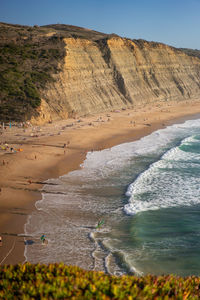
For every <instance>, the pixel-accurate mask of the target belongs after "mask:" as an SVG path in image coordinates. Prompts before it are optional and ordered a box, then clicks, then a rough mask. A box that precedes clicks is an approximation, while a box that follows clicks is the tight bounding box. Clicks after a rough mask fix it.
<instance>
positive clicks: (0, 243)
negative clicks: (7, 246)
mask: <svg viewBox="0 0 200 300" xmlns="http://www.w3.org/2000/svg"><path fill="white" fill-rule="evenodd" d="M1 246H2V237H1V236H0V247H1Z"/></svg>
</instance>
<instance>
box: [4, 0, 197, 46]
mask: <svg viewBox="0 0 200 300" xmlns="http://www.w3.org/2000/svg"><path fill="white" fill-rule="evenodd" d="M0 21H1V22H6V23H12V24H23V25H35V24H37V25H47V24H57V23H61V24H69V25H76V26H81V27H86V28H89V29H93V30H97V31H101V32H104V33H116V34H118V35H120V36H124V37H129V38H132V39H139V38H142V39H145V40H148V41H158V42H163V43H166V44H169V45H172V46H175V47H186V48H193V49H200V34H199V32H200V0H34V1H33V0H0Z"/></svg>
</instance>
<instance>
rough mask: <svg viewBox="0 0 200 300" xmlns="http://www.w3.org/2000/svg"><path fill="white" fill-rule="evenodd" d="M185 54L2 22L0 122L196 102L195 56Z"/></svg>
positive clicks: (199, 67)
mask: <svg viewBox="0 0 200 300" xmlns="http://www.w3.org/2000/svg"><path fill="white" fill-rule="evenodd" d="M185 52H186V51H185V50H184V51H182V50H179V49H175V48H172V47H169V46H167V45H164V44H160V43H154V42H147V41H144V40H130V39H127V38H121V37H119V36H117V35H115V34H112V35H107V34H104V33H100V32H97V31H92V30H89V29H85V28H80V27H76V26H70V25H62V24H56V25H48V26H40V27H39V26H37V25H36V26H34V27H29V26H20V25H11V24H5V23H0V120H1V121H9V120H15V121H24V120H31V121H32V122H36V123H44V122H48V121H49V120H54V119H62V118H68V117H73V116H83V115H87V114H93V113H97V112H102V111H110V110H113V109H121V108H126V107H134V106H137V105H141V104H145V103H147V102H148V103H149V102H150V103H152V104H154V103H156V101H157V100H162V101H170V100H180V101H181V100H185V99H188V100H189V99H191V100H193V99H198V98H199V96H200V59H199V58H198V57H196V56H194V53H193V54H192V56H191V55H188V54H186V53H185ZM189 54H190V53H189ZM197 54H198V53H197ZM197 56H198V55H197Z"/></svg>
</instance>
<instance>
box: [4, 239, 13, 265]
mask: <svg viewBox="0 0 200 300" xmlns="http://www.w3.org/2000/svg"><path fill="white" fill-rule="evenodd" d="M15 243H16V239H15V240H14V242H13V245H12V247H11V249H10V250H9V251H8V253H7V255H6V256H5V257H4V258H3V259H2V261H1V262H0V265H1V264H2V263H3V262H4V260H5V259H6V258H7V257H8V255H9V254H10V253H11V252H12V251H13V249H14V247H15Z"/></svg>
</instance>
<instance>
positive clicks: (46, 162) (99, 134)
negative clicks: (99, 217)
mask: <svg viewBox="0 0 200 300" xmlns="http://www.w3.org/2000/svg"><path fill="white" fill-rule="evenodd" d="M198 113H200V102H198V101H193V102H190V101H185V102H173V103H172V102H170V103H156V105H154V106H153V107H151V106H150V105H149V106H148V105H146V106H145V107H142V108H136V109H132V110H130V109H127V110H122V111H120V112H118V111H115V112H110V113H108V112H106V113H101V114H98V115H95V116H94V115H93V116H89V117H86V118H79V119H78V120H77V119H76V120H74V119H70V120H69V119H68V120H64V121H58V122H55V123H52V124H46V125H44V126H41V127H39V126H34V127H29V128H27V129H23V128H11V129H9V128H8V129H6V131H4V133H3V134H2V135H1V136H0V142H1V143H2V142H4V143H5V142H7V144H8V145H9V147H13V148H16V149H17V148H20V149H23V151H19V152H18V151H17V153H11V152H10V151H0V166H1V168H0V178H1V179H0V188H1V192H0V212H1V219H0V236H2V238H3V245H2V247H1V248H0V263H1V264H8V263H9V264H16V263H20V262H21V263H23V262H24V261H25V257H24V247H25V245H24V225H25V223H26V221H27V217H28V215H29V214H30V212H31V211H33V210H35V209H36V208H35V203H36V201H37V200H40V199H41V193H40V188H41V187H42V186H43V184H44V181H45V180H47V179H50V178H56V177H59V176H61V175H64V174H67V173H68V172H70V171H72V170H75V169H78V168H80V164H81V163H82V162H83V161H84V159H85V157H86V154H87V152H88V151H91V150H94V151H98V150H102V149H105V148H110V147H113V146H115V145H118V144H122V143H124V142H131V141H135V140H138V139H140V138H142V137H144V136H146V135H149V134H150V133H152V132H153V131H155V130H158V129H161V128H164V127H166V126H168V125H172V124H176V123H182V122H184V121H185V120H188V119H192V118H197V117H198V116H197V114H198ZM97 120H98V121H97ZM72 123H73V125H72ZM24 130H25V131H24ZM49 132H50V134H49ZM68 141H69V142H70V143H69V146H67V147H66V148H63V146H64V144H65V143H67V142H68ZM3 161H4V163H3Z"/></svg>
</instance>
